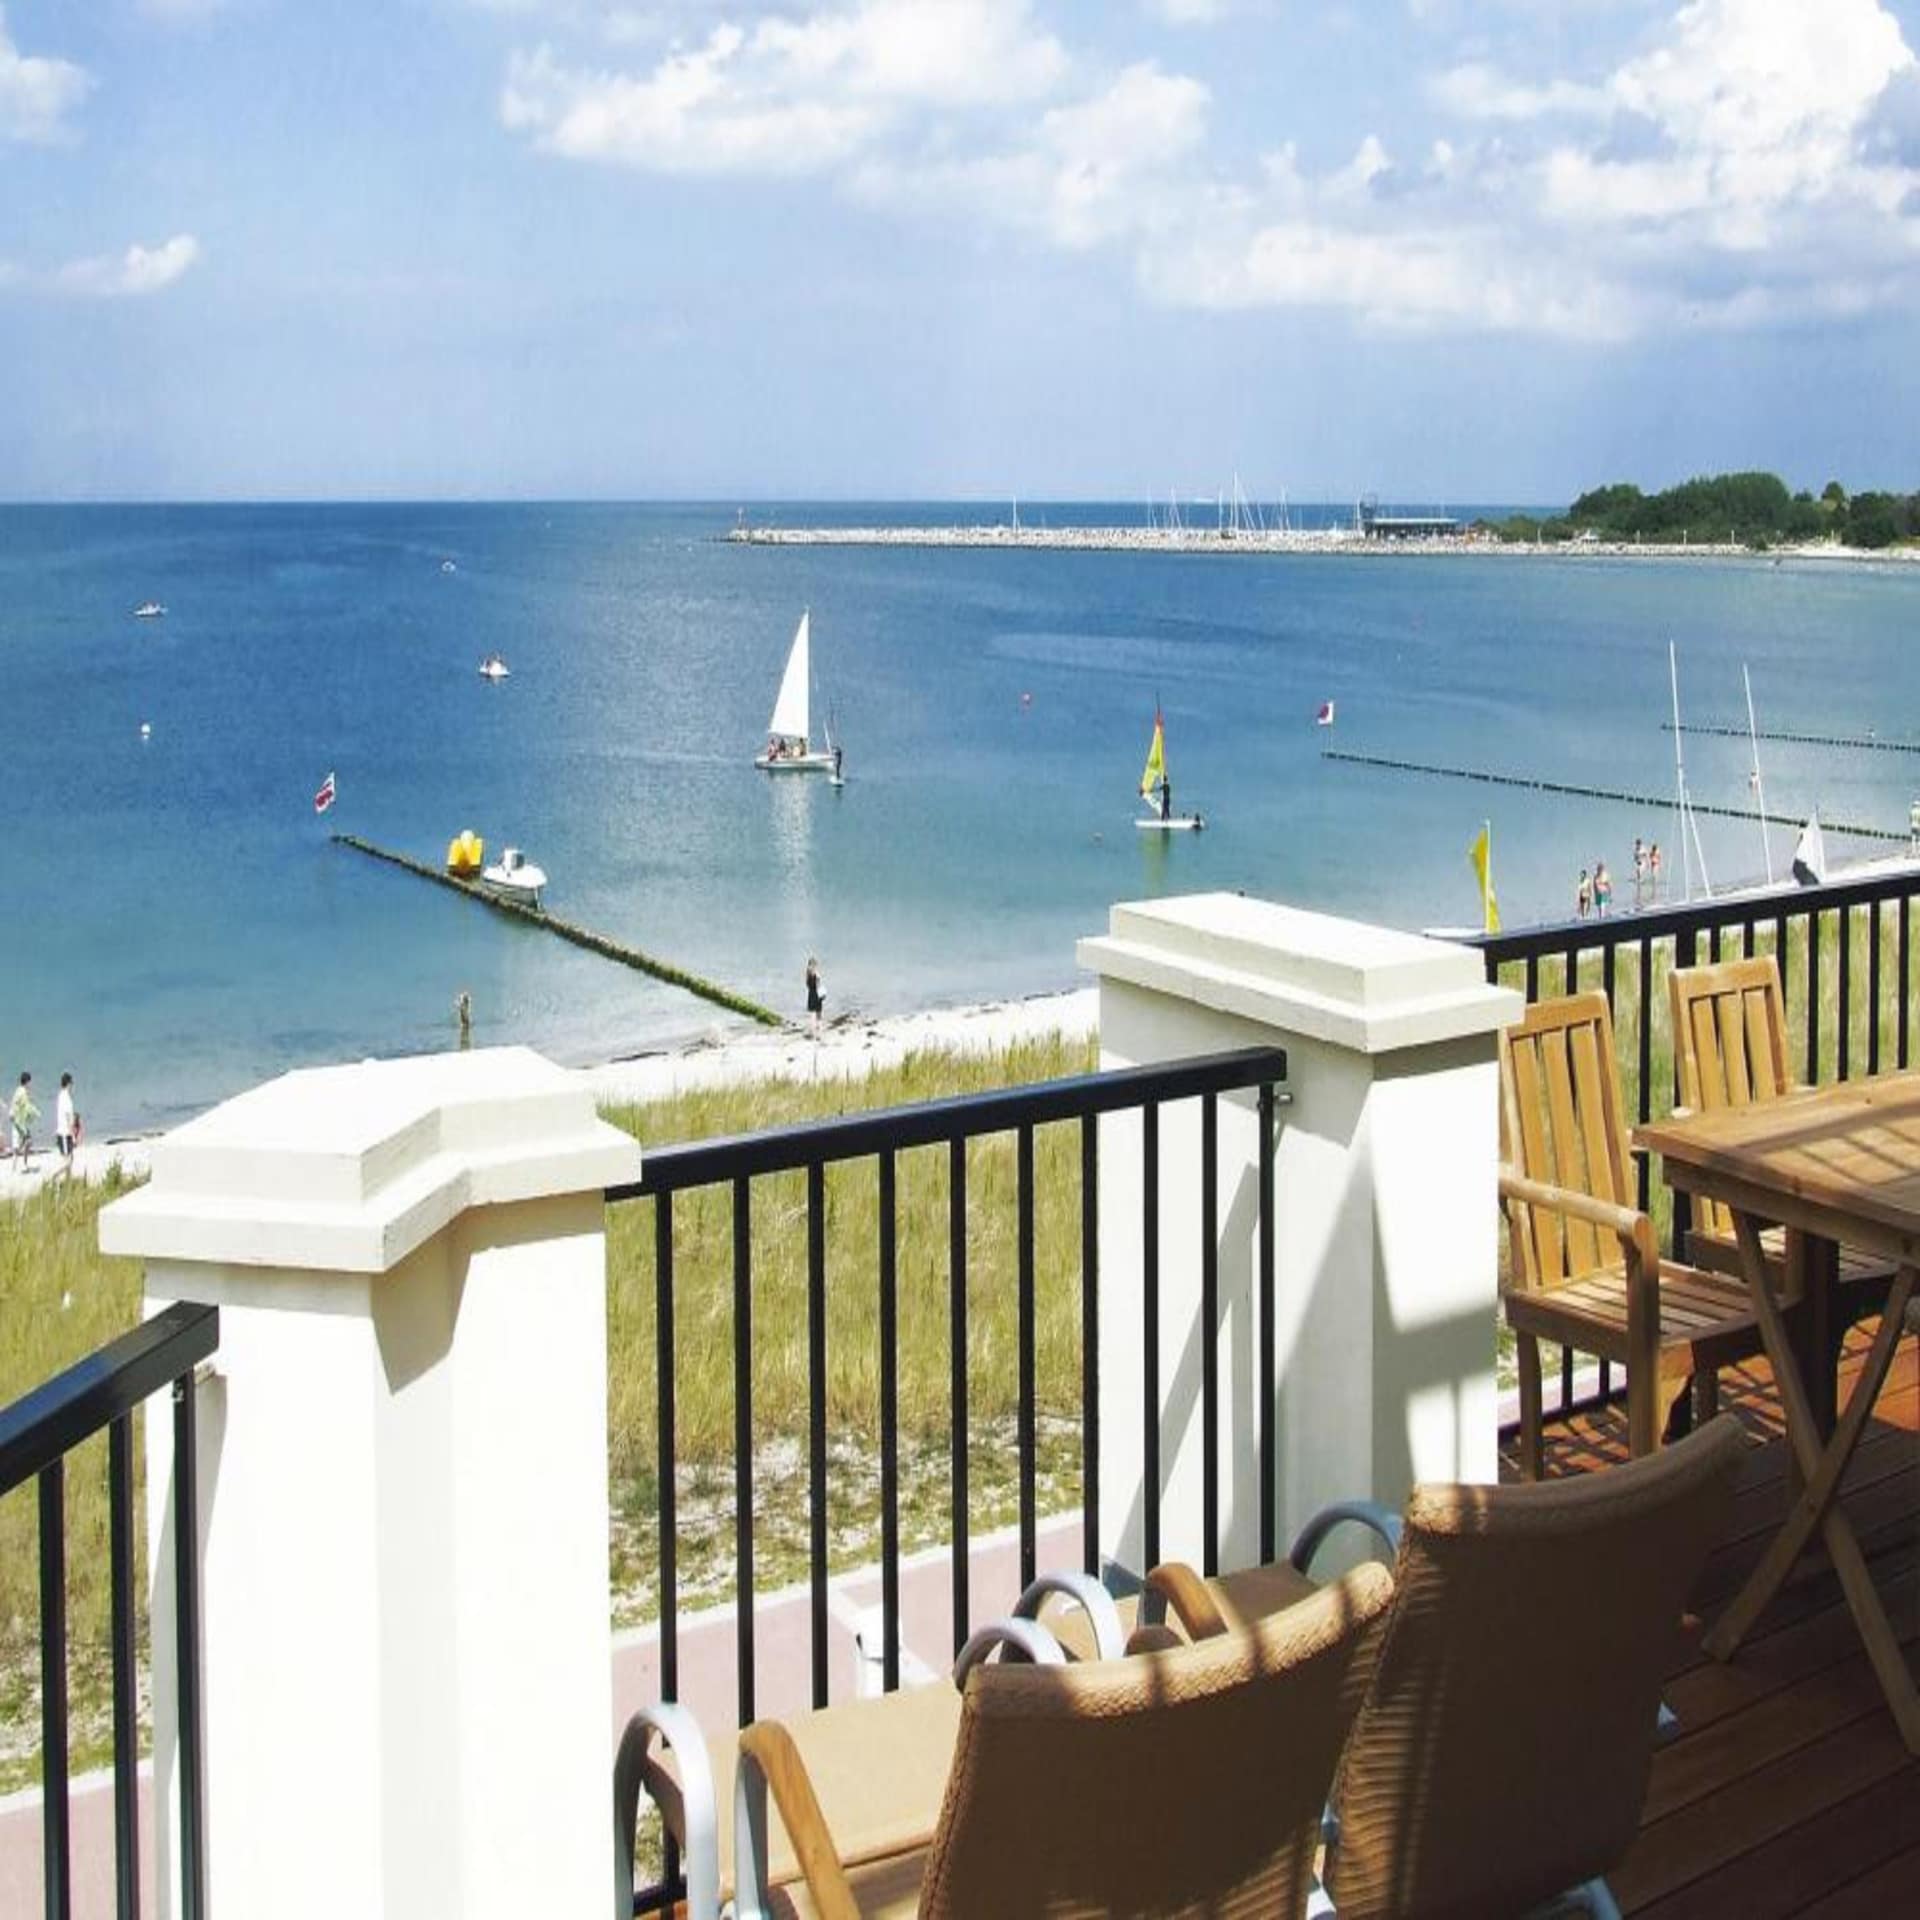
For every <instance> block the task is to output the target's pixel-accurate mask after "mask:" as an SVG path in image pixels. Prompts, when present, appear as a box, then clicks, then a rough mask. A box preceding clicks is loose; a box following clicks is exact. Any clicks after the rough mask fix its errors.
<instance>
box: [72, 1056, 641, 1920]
mask: <svg viewBox="0 0 1920 1920" xmlns="http://www.w3.org/2000/svg"><path fill="white" fill-rule="evenodd" d="M639 1165H640V1150H639V1148H638V1146H637V1145H636V1144H635V1143H634V1142H633V1141H632V1140H631V1139H629V1138H628V1137H627V1136H626V1135H624V1134H622V1133H620V1132H618V1131H617V1130H616V1129H615V1128H613V1127H610V1126H608V1125H606V1124H605V1123H604V1122H602V1121H601V1120H600V1119H599V1118H598V1116H597V1114H596V1112H595V1110H594V1104H593V1098H592V1095H591V1093H590V1092H589V1091H588V1090H587V1089H586V1088H585V1086H584V1085H583V1084H582V1083H581V1082H580V1081H579V1080H578V1079H577V1078H576V1076H574V1075H572V1074H569V1073H566V1072H564V1071H562V1070H561V1069H560V1068H558V1067H556V1066H554V1065H552V1064H551V1063H550V1062H548V1061H546V1060H543V1059H541V1058H540V1057H539V1056H538V1055H537V1054H534V1053H531V1052H529V1051H527V1050H526V1049H524V1048H508V1049H501V1050H498V1051H489V1052H477V1053H464V1054H442V1055H437V1056H432V1057H427V1058H421V1059H411V1060H392V1061H380V1062H368V1063H367V1064H365V1065H362V1066H353V1067H336V1068H325V1069H322V1070H319V1071H315V1072H306V1073H293V1074H288V1075H286V1076H285V1077H284V1078H282V1079H279V1080H276V1081H273V1082H272V1083H271V1084H269V1085H267V1086H263V1087H259V1088H257V1089H255V1090H254V1091H253V1092H251V1093H248V1094H244V1095H242V1096H241V1097H240V1098H238V1099H236V1100H231V1101H229V1102H227V1103H226V1105H224V1106H222V1107H219V1108H216V1109H215V1110H214V1111H213V1112H211V1113H209V1114H206V1115H204V1116H203V1117H202V1118H200V1119H198V1120H195V1121H192V1122H190V1123H189V1124H187V1125H186V1126H184V1127H181V1128H179V1129H178V1130H177V1131H176V1132H174V1133H172V1134H169V1135H168V1136H167V1138H166V1139H165V1140H163V1141H162V1142H160V1143H159V1144H158V1145H157V1146H156V1148H155V1149H154V1153H153V1178H152V1181H151V1183H150V1184H149V1185H148V1186H146V1187H144V1188H142V1189H141V1190H140V1191H139V1192H137V1193H135V1194H133V1195H131V1196H130V1197H128V1198H127V1199H125V1200H122V1201H119V1202H118V1203H116V1204H115V1205H113V1206H111V1207H109V1208H108V1209H106V1211H105V1212H104V1213H103V1214H102V1215H101V1222H100V1240H101V1246H102V1248H103V1249H104V1250H105V1251H107V1252H109V1253H118V1254H131V1255H135V1256H138V1257H140V1258H142V1259H144V1260H145V1261H146V1266H147V1271H146V1299H147V1305H148V1308H149V1310H150V1311H151V1310H154V1309H157V1308H158V1307H160V1306H162V1305H164V1304H166V1303H168V1302H171V1301H176V1300H194V1301H208V1302H212V1303H213V1304H215V1305H217V1306H218V1307H219V1309H220V1345H219V1350H218V1352H217V1354H216V1355H215V1357H214V1359H213V1360H212V1362H211V1363H210V1367H209V1370H208V1377H207V1378H206V1379H205V1380H203V1382H202V1384H201V1387H200V1391H199V1445H198V1455H199V1458H198V1471H199V1487H198V1494H199V1505H200V1533H201V1539H200V1552H201V1555H202V1564H203V1568H204V1573H203V1582H202V1592H203V1607H204V1612H203V1626H204V1635H203V1639H204V1665H203V1675H204V1682H203V1685H204V1707H205V1712H204V1729H205V1767H206V1838H207V1892H208V1903H209V1911H210V1913H211V1914H212V1916H213V1920H242V1917H243V1916H249V1915H256V1914H258V1915H267V1914H272V1915H274V1916H276V1920H297V1917H303V1916H309V1915H310V1916H313V1920H322V1916H324V1917H325V1920H338V1917H339V1916H341V1915H343V1914H353V1915H356V1916H376V1915H380V1916H392V1917H393V1920H400V1917H401V1916H407V1917H408V1920H411V1917H412V1916H416V1915H423V1914H460V1915H463V1916H467V1917H468V1920H480V1917H483V1916H485V1917H490V1916H499V1917H500V1920H506V1917H507V1916H509V1915H511V1916H515V1917H516V1920H518V1917H519V1916H524V1915H526V1914H529V1913H600V1912H604V1911H605V1909H606V1904H607V1899H608V1889H609V1885H610V1875H611V1872H612V1858H611V1851H610V1847H611V1842H610V1837H609V1829H608V1826H607V1809H608V1804H609V1802H608V1793H609V1792H610V1790H611V1764H612V1758H611V1750H610V1747H609V1737H608V1730H609V1727H610V1724H611V1718H612V1702H611V1682H610V1677H609V1674H610V1651H611V1648H610V1636H609V1628H608V1603H607V1417H606V1405H607V1398H606V1277H605V1241H604V1227H603V1217H604V1209H603V1204H602V1199H601V1193H602V1189H603V1188H604V1187H605V1186H607V1185H608V1184H610V1183H612V1182H615V1181H621V1180H629V1179H632V1178H635V1177H636V1176H637V1174H638V1171H639ZM146 1439H147V1519H148V1541H149V1569H150V1576H151V1599H152V1608H153V1613H152V1618H153V1667H154V1696H155V1697H154V1771H155V1797H156V1803H157V1806H158V1808H159V1810H160V1812H161V1818H159V1819H158V1820H157V1821H156V1823H155V1827H156V1837H157V1840H158V1845H159V1848H160V1857H159V1859H158V1862H157V1867H158V1872H157V1876H156V1878H157V1882H158V1885H159V1888H160V1911H161V1912H162V1913H163V1914H171V1913H174V1912H176V1911H177V1910H178V1908H177V1904H176V1903H177V1898H178V1894H177V1880H178V1872H179V1863H178V1860H177V1858H176V1857H175V1842H174V1837H173V1836H174V1833H175V1830H176V1829H175V1826H174V1821H175V1819H176V1817H177V1803H178V1792H179V1779H178V1748H177V1734H178V1714H177V1692H176V1675H175V1671H174V1665H173V1661H172V1647H173V1633H174V1626H173V1604H172V1596H173V1592H174V1584H173V1554H174V1550H175V1544H176V1543H175V1541H174V1537H173V1530H172V1524H171V1512H172V1467H173V1449H172V1433H171V1425H170V1410H169V1409H168V1408H167V1407H166V1406H165V1404H164V1403H163V1402H156V1403H155V1411H154V1417H152V1418H150V1419H149V1421H148V1423H147V1431H146Z"/></svg>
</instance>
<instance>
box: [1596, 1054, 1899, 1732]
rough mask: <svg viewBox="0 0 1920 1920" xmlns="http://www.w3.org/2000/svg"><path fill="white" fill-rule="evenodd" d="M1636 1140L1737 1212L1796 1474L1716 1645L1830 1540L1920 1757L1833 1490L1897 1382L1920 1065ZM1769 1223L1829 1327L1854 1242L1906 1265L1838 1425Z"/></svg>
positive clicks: (1817, 1344) (1692, 1188) (1882, 1621)
mask: <svg viewBox="0 0 1920 1920" xmlns="http://www.w3.org/2000/svg"><path fill="white" fill-rule="evenodd" d="M1634 1142H1635V1144H1636V1145H1637V1146H1640V1147H1643V1148H1645V1149H1647V1150H1648V1151H1649V1152H1652V1153H1657V1154H1659V1155H1660V1156H1661V1159H1662V1160H1663V1162H1664V1163H1665V1168H1666V1177H1667V1180H1668V1182H1669V1183H1670V1184H1671V1185H1673V1186H1675V1187H1678V1188H1679V1189H1681V1190H1682V1191H1683V1192H1685V1193H1690V1194H1693V1195H1695V1196H1696V1197H1698V1198H1702V1199H1710V1200H1718V1201H1720V1202H1721V1203H1722V1204H1724V1205H1725V1206H1726V1208H1727V1209H1728V1211H1729V1212H1730V1213H1731V1214H1732V1216H1733V1224H1734V1233H1735V1235H1736V1237H1737V1239H1738V1241H1739V1245H1740V1263H1741V1268H1742V1271H1743V1273H1744V1276H1745V1279H1746V1283H1747V1292H1748V1294H1749V1295H1750V1297H1751V1298H1752V1301H1753V1311H1754V1317H1755V1318H1756V1319H1757V1320H1758V1321H1759V1324H1760V1334H1761V1338H1762V1339H1763V1340H1764V1341H1765V1343H1766V1349H1767V1358H1768V1360H1769V1361H1771V1362H1772V1365H1773V1372H1774V1378H1775V1380H1776V1382H1777V1383H1778V1385H1779V1389H1780V1402H1781V1407H1782V1410H1783V1412H1784V1414H1785V1417H1786V1429H1787V1442H1788V1445H1789V1446H1790V1447H1791V1449H1792V1457H1793V1460H1794V1462H1795V1464H1796V1465H1797V1466H1798V1468H1799V1489H1798V1492H1797V1493H1796V1494H1795V1497H1794V1500H1793V1504H1792V1506H1791V1507H1790V1508H1789V1510H1788V1513H1787V1518H1786V1522H1785V1524H1784V1525H1783V1526H1782V1528H1781V1530H1780V1532H1779V1533H1778V1534H1777V1535H1776V1536H1775V1538H1774V1540H1773V1542H1772V1544H1771V1545H1770V1546H1769V1547H1768V1549H1767V1551H1766V1554H1765V1555H1764V1556H1763V1557H1762V1559H1761V1561H1760V1564H1759V1565H1758V1566H1757V1567H1756V1568H1755V1569H1754V1571H1753V1573H1752V1574H1751V1575H1750V1576H1749V1578H1748V1580H1747V1583H1746V1585H1745V1586H1744V1587H1742V1588H1741V1590H1740V1592H1739V1594H1738V1595H1737V1596H1736V1597H1735V1599H1734V1601H1733V1604H1732V1605H1731V1606H1730V1607H1728V1609H1727V1611H1726V1612H1725V1613H1724V1614H1723V1615H1722V1616H1721V1617H1720V1619H1719V1620H1717V1621H1716V1622H1715V1623H1714V1626H1713V1628H1712V1630H1711V1631H1710V1632H1709V1633H1708V1635H1707V1637H1706V1641H1705V1645H1706V1648H1707V1651H1708V1652H1709V1653H1711V1654H1712V1655H1713V1656H1714V1657H1715V1658H1716V1659H1720V1660H1725V1659H1729V1658H1731V1657H1732V1655H1733V1653H1734V1651H1735V1650H1736V1649H1737V1648H1738V1646H1739V1645H1740V1642H1741V1640H1742V1639H1743V1638H1744V1637H1745V1635H1746V1634H1747V1633H1748V1631H1749V1630H1750V1629H1751V1628H1752V1626H1753V1624H1754V1622H1755V1621H1756V1620H1758V1619H1759V1617H1760V1615H1761V1614H1762V1612H1764V1611H1765V1609H1766V1606H1767V1603H1768V1602H1769V1601H1770V1600H1771V1599H1772V1598H1773V1596H1774V1595H1775V1594H1776V1593H1777V1592H1778V1591H1779V1590H1780V1586H1781V1583H1782V1582H1783V1581H1784V1580H1785V1579H1786V1577H1787V1575H1788V1574H1789V1573H1791V1572H1792V1570H1793V1565H1794V1562H1795V1560H1796V1559H1798V1557H1799V1555H1800V1554H1801V1552H1802V1551H1803V1550H1804V1549H1805V1548H1806V1546H1807V1545H1808V1543H1809V1542H1810V1541H1811V1540H1812V1539H1813V1537H1814V1535H1815V1534H1816V1533H1817V1534H1818V1535H1819V1536H1820V1537H1821V1538H1822V1540H1824V1542H1825V1543H1826V1548H1827V1552H1828V1554H1829V1555H1830V1556H1831V1558H1832V1561H1833V1566H1834V1571H1835V1573H1837V1574H1838V1575H1839V1579H1840V1586H1841V1589H1842V1591H1843V1592H1844V1593H1845V1595H1846V1600H1847V1605H1848V1607H1849V1608H1850V1609H1851V1610H1852V1613H1853V1617H1854V1620H1855V1622H1856V1623H1857V1625H1858V1626H1859V1629H1860V1637H1861V1639H1862V1640H1863V1641H1864V1642H1865V1645H1866V1649H1867V1657H1868V1658H1869V1659H1870V1660H1871V1661H1872V1663H1873V1669H1874V1672H1875V1674H1876V1675H1877V1676H1878V1678H1879V1681H1880V1685H1881V1688H1882V1690H1883V1691H1884V1692H1885V1694H1886V1696H1887V1703H1888V1704H1889V1705H1890V1706H1891V1707H1892V1708H1893V1715H1894V1719H1895V1721H1896V1722H1897V1723H1898V1725H1899V1728H1900V1733H1901V1737H1902V1738H1903V1739H1904V1740H1905V1742H1906V1745H1907V1749H1908V1751H1909V1752H1912V1753H1920V1693H1917V1692H1916V1690H1915V1686H1914V1679H1913V1675H1912V1673H1911V1672H1910V1671H1909V1669H1908V1666H1907V1661H1906V1656H1905V1654H1904V1652H1903V1651H1902V1649H1901V1645H1900V1640H1899V1636H1898V1635H1897V1634H1896V1633H1895V1632H1894V1630H1893V1627H1892V1625H1891V1624H1890V1623H1889V1621H1888V1619H1887V1614H1886V1609H1885V1608H1884V1607H1883V1606H1882V1605H1881V1604H1880V1596H1879V1594H1878V1593H1877V1592H1876V1591H1875V1590H1874V1585H1873V1577H1872V1575H1871V1573H1869V1571H1868V1569H1867V1564H1866V1560H1865V1558H1864V1557H1863V1556H1862V1554H1861V1551H1860V1543H1859V1541H1858V1540H1857V1539H1856V1538H1855V1535H1854V1531H1853V1527H1852V1524H1851V1523H1850V1522H1849V1520H1848V1519H1847V1515H1846V1512H1845V1510H1844V1509H1843V1508H1842V1507H1841V1505H1840V1504H1839V1502H1838V1500H1837V1499H1836V1497H1835V1496H1836V1495H1837V1494H1838V1493H1839V1490H1840V1479H1841V1475H1842V1474H1843V1473H1844V1472H1845V1471H1846V1466H1847V1462H1848V1460H1849V1459H1850V1458H1851V1457H1852V1455H1853V1451H1854V1449H1855V1447H1856V1446H1858V1444H1859V1442H1860V1436H1861V1434H1862V1432H1863V1431H1864V1430H1865V1428H1866V1424H1867V1420H1868V1418H1869V1416H1870V1415H1871V1414H1872V1411H1873V1403H1874V1401H1875V1399H1876V1398H1877V1397H1878V1395H1879V1392H1880V1388H1881V1384H1882V1383H1883V1382H1884V1381H1885V1379H1886V1377H1887V1368H1888V1367H1889V1365H1891V1363H1892V1360H1893V1355H1894V1349H1895V1347H1896V1346H1897V1344H1898V1342H1899V1339H1900V1334H1901V1331H1902V1329H1903V1325H1904V1322H1905V1318H1906V1308H1907V1302H1908V1300H1909V1299H1910V1298H1911V1297H1912V1294H1913V1287H1914V1270H1915V1267H1916V1265H1920V1073H1904V1074H1891V1075H1882V1076H1878V1077H1875V1078H1871V1079H1865V1080H1850V1081H1843V1082H1841V1083H1840V1084H1838V1085H1836V1086H1830V1087H1819V1088H1814V1089H1810V1090H1808V1091H1805V1092H1801V1093H1795V1094H1789V1095H1787V1096H1786V1097H1785V1098H1783V1099H1779V1100H1768V1101H1764V1102H1760V1103H1758V1104H1755V1105H1752V1106H1747V1107H1728V1108H1722V1109H1720V1110H1719V1111H1717V1112H1713V1113H1697V1114H1689V1115H1685V1116H1682V1117H1676V1118H1674V1119H1669V1120H1659V1121H1654V1122H1651V1123H1649V1124H1648V1125H1646V1126H1642V1127H1640V1128H1638V1129H1636V1130H1635V1133H1634ZM1768 1226H1784V1227H1785V1228H1786V1229H1787V1230H1788V1252H1789V1268H1790V1274H1789V1288H1788V1292H1789V1294H1790V1295H1792V1294H1793V1293H1795V1292H1796V1291H1797V1290H1798V1289H1800V1288H1802V1287H1804V1288H1805V1289H1806V1290H1807V1292H1808V1295H1809V1300H1808V1304H1809V1306H1810V1308H1812V1309H1815V1310H1816V1311H1815V1318H1816V1319H1817V1320H1826V1319H1829V1318H1832V1317H1834V1309H1833V1306H1832V1302H1831V1299H1830V1297H1829V1298H1825V1299H1823V1298H1822V1297H1821V1295H1822V1294H1823V1293H1824V1294H1826V1295H1828V1296H1830V1294H1831V1291H1832V1289H1833V1288H1834V1287H1835V1286H1836V1285H1837V1284H1838V1266H1839V1262H1838V1254H1837V1249H1838V1247H1839V1246H1840V1244H1841V1243H1842V1242H1844V1243H1845V1244H1846V1245H1847V1246H1848V1247H1850V1248H1859V1249H1860V1250H1862V1251H1863V1252H1867V1253H1872V1254H1877V1255H1880V1256H1882V1257H1884V1258H1885V1259H1886V1260H1888V1261H1889V1262H1892V1263H1897V1265H1898V1269H1899V1271H1898V1273H1897V1274H1896V1276H1895V1279H1894V1284H1893V1290H1892V1292H1891V1293H1890V1294H1889V1296H1888V1298H1887V1304H1886V1312H1885V1314H1884V1316H1883V1317H1882V1319H1881V1322H1880V1328H1879V1331H1878V1332H1877V1333H1876V1334H1875V1335H1874V1339H1873V1343H1872V1346H1871V1347H1870V1349H1869V1350H1868V1353H1867V1358H1866V1363H1865V1365H1864V1366H1863V1367H1862V1369H1861V1372H1860V1376H1859V1378H1858V1380H1857V1381H1856V1382H1855V1384H1854V1388H1853V1392H1852V1394H1851V1396H1850V1397H1849V1399H1848V1401H1847V1405H1846V1408H1845V1410H1844V1411H1843V1412H1841V1413H1840V1415H1839V1418H1838V1419H1837V1420H1836V1421H1833V1422H1832V1424H1831V1430H1830V1431H1829V1430H1828V1421H1827V1420H1826V1419H1823V1418H1822V1415H1821V1411H1819V1410H1823V1409H1826V1408H1828V1407H1830V1405H1831V1382H1830V1380H1828V1379H1824V1378H1815V1379H1812V1380H1810V1379H1809V1378H1808V1367H1809V1365H1812V1366H1814V1367H1816V1368H1818V1367H1823V1366H1825V1365H1826V1364H1827V1361H1826V1358H1825V1343H1824V1342H1823V1341H1820V1340H1815V1341H1813V1342H1811V1343H1801V1344H1802V1345H1803V1346H1806V1347H1807V1349H1808V1351H1809V1352H1810V1354H1811V1355H1812V1356H1813V1358H1812V1359H1811V1361H1809V1359H1808V1358H1806V1357H1805V1356H1803V1353H1802V1352H1801V1351H1800V1350H1799V1349H1798V1348H1797V1346H1796V1342H1795V1341H1794V1339H1793V1337H1792V1335H1791V1332H1790V1330H1789V1328H1788V1325H1787V1322H1786V1319H1785V1317H1784V1314H1783V1311H1782V1306H1781V1302H1780V1300H1779V1299H1778V1298H1777V1297H1776V1296H1775V1293H1774V1290H1773V1286H1772V1284H1771V1283H1770V1281H1769V1278H1768V1268H1767V1260H1766V1256H1765V1253H1764V1251H1763V1249H1762V1247H1761V1242H1760V1234H1761V1230H1762V1229H1763V1228H1764V1227H1768Z"/></svg>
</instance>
